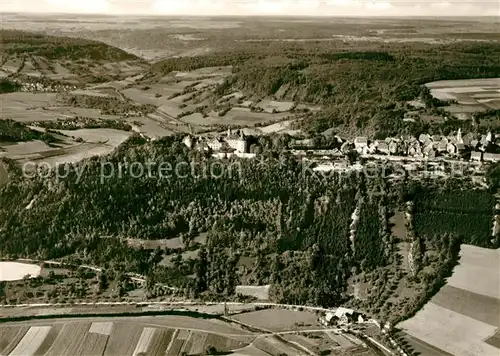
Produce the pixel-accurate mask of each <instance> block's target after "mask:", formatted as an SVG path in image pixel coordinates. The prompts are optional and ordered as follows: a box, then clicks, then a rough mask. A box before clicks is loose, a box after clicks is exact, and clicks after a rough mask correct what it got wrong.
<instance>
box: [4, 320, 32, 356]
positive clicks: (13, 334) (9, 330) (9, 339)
mask: <svg viewBox="0 0 500 356" xmlns="http://www.w3.org/2000/svg"><path fill="white" fill-rule="evenodd" d="M28 330H29V327H27V326H23V327H5V328H0V355H1V356H5V355H8V354H10V353H11V351H12V350H14V348H15V347H16V346H17V344H18V343H19V341H21V339H22V338H23V337H24V334H26V332H27V331H28Z"/></svg>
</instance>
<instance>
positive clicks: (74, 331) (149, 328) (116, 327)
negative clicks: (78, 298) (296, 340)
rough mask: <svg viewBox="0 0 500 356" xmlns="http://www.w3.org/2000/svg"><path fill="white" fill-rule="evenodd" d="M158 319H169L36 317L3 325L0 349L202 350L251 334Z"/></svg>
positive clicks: (26, 353) (20, 355)
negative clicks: (189, 326)
mask: <svg viewBox="0 0 500 356" xmlns="http://www.w3.org/2000/svg"><path fill="white" fill-rule="evenodd" d="M117 319H119V320H117ZM161 319H163V320H164V321H165V322H166V323H165V324H169V317H165V318H163V317H162V318H148V319H144V318H140V319H138V320H137V321H135V320H134V321H133V322H131V321H132V320H131V319H122V318H115V319H113V321H105V322H101V321H100V322H85V321H83V320H82V321H68V322H63V323H62V324H61V322H60V321H57V320H56V321H46V322H35V323H36V324H37V325H32V326H24V325H23V326H22V327H20V326H14V325H7V326H1V327H0V354H1V355H5V356H35V355H36V356H67V355H74V356H94V355H95V356H98V355H106V356H139V355H151V356H156V355H158V356H160V355H162V356H164V355H171V356H177V355H181V354H182V355H200V354H202V353H203V352H205V351H206V350H207V349H209V348H210V347H214V348H215V349H216V350H217V351H218V352H229V351H230V350H235V349H240V348H243V347H245V346H247V345H248V343H249V341H251V340H252V338H253V337H252V336H251V335H250V334H249V333H246V332H245V331H243V330H241V329H239V328H231V327H221V326H223V325H218V324H217V323H211V322H207V323H205V327H204V328H203V327H202V329H200V330H198V329H195V330H190V329H186V328H182V327H181V328H176V326H175V325H173V327H167V326H164V325H161V324H162V320H161ZM185 319H187V321H189V320H191V319H190V318H185ZM174 320H175V319H172V320H171V321H172V322H173V321H174ZM193 320H195V319H193ZM39 324H40V325H39ZM42 324H43V325H42ZM174 324H175V323H174ZM196 324H197V323H192V325H193V327H196ZM181 325H182V324H181ZM228 330H229V333H228ZM219 332H221V334H219Z"/></svg>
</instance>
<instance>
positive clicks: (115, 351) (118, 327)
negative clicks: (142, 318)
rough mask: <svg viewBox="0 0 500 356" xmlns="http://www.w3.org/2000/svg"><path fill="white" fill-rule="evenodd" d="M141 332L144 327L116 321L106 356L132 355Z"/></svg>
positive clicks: (105, 352)
mask: <svg viewBox="0 0 500 356" xmlns="http://www.w3.org/2000/svg"><path fill="white" fill-rule="evenodd" d="M141 334H142V328H138V327H137V326H136V325H134V324H133V323H116V324H115V325H113V331H112V332H111V335H110V337H109V341H108V345H107V347H106V350H105V351H104V356H117V355H121V356H132V354H133V353H134V350H135V347H136V345H137V342H138V341H139V338H140V337H141ZM123 340H127V342H124V341H123Z"/></svg>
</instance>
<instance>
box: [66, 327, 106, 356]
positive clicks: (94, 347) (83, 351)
mask: <svg viewBox="0 0 500 356" xmlns="http://www.w3.org/2000/svg"><path fill="white" fill-rule="evenodd" d="M108 339H109V336H108V335H102V334H97V333H90V332H89V333H87V334H86V335H85V337H84V339H83V342H82V343H81V344H80V346H79V347H78V350H76V351H75V352H74V353H73V354H72V355H74V356H101V355H102V354H103V353H104V350H105V348H106V344H107V343H108Z"/></svg>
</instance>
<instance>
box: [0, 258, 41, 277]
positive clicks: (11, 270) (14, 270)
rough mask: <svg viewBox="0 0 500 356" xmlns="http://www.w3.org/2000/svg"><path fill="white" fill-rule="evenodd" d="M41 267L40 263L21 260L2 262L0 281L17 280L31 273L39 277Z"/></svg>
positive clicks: (32, 275) (0, 263)
mask: <svg viewBox="0 0 500 356" xmlns="http://www.w3.org/2000/svg"><path fill="white" fill-rule="evenodd" d="M40 271H41V268H40V266H38V265H31V264H27V263H19V262H0V281H17V280H21V279H23V277H25V276H27V275H30V276H31V277H37V276H38V275H39V274H40Z"/></svg>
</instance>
